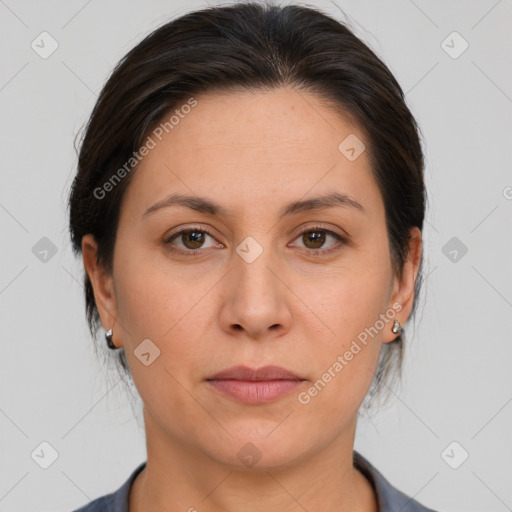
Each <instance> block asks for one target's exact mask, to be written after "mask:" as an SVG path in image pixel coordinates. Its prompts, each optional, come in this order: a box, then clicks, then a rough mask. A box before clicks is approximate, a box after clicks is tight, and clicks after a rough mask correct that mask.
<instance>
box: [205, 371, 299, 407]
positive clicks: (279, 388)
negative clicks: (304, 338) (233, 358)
mask: <svg viewBox="0 0 512 512" xmlns="http://www.w3.org/2000/svg"><path fill="white" fill-rule="evenodd" d="M206 382H207V383H208V384H209V385H210V386H211V387H212V388H213V389H215V390H216V391H218V392H220V393H222V394H224V395H226V396H228V397H230V398H233V399H235V400H238V401H240V402H243V403H246V404H265V403H269V402H272V401H274V400H277V399H278V398H281V397H283V396H284V395H287V394H289V393H290V392H291V391H293V390H294V389H296V388H297V387H298V386H300V385H301V384H302V383H303V382H305V379H303V378H302V377H300V376H298V375H296V374H295V373H293V372H291V371H289V370H286V369H285V368H281V367H279V366H265V367H263V368H259V369H252V368H248V367H246V366H236V367H232V368H228V369H226V370H223V371H221V372H219V373H217V374H215V375H213V376H212V377H209V378H208V379H206Z"/></svg>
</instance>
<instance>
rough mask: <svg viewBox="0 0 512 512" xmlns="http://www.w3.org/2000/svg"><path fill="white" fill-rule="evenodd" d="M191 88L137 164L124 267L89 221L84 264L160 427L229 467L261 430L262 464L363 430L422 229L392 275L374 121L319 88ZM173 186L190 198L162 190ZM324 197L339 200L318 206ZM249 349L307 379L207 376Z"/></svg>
mask: <svg viewBox="0 0 512 512" xmlns="http://www.w3.org/2000/svg"><path fill="white" fill-rule="evenodd" d="M195 99H196V101H197V104H196V106H195V107H193V108H192V109H190V112H189V113H188V114H187V115H183V116H182V117H180V119H179V123H177V124H175V125H174V127H173V128H172V130H168V133H165V131H164V132H163V136H162V135H161V136H160V137H161V140H158V138H156V137H153V138H154V140H155V141H156V145H155V147H153V148H152V149H151V150H150V151H149V153H148V154H147V156H145V157H144V159H143V161H142V162H141V164H140V165H139V167H138V168H137V170H136V171H134V175H133V177H132V178H133V179H132V181H131V183H130V185H129V186H128V188H127V190H126V192H125V195H124V197H123V201H122V204H121V213H120V220H119V226H118V232H117V238H116V245H115V253H114V265H113V273H112V275H107V274H104V273H102V271H101V269H99V268H97V267H96V266H95V263H94V257H93V254H94V250H95V244H94V240H93V239H92V238H90V237H84V243H83V250H84V263H85V265H86V268H87V270H88V273H89V276H90V277H91V281H92V283H93V287H94V292H95V297H96V302H97V304H98V306H99V310H100V315H101V319H102V322H103V326H104V327H105V328H106V329H109V328H110V327H113V332H114V343H115V344H116V345H117V346H118V347H119V346H124V348H125V351H126V356H127V359H128V362H129V365H130V369H131V373H132V376H133V379H134V382H135V385H136V387H137V389H138V391H139V393H140V395H141V398H142V401H143V403H144V413H145V420H146V428H147V430H149V429H150V430H151V432H152V433H153V434H152V435H154V436H158V437H159V438H160V441H161V443H163V444H165V445H167V446H169V447H171V446H181V447H183V446H186V447H188V448H189V449H190V450H193V451H194V452H195V453H200V454H203V455H206V456H208V457H209V458H210V459H211V460H216V461H219V462H222V463H225V464H229V465H237V466H240V465H241V464H242V462H241V459H240V458H239V457H238V456H237V454H238V453H239V450H240V449H241V448H242V447H244V446H245V445H246V444H247V443H249V442H250V443H252V444H253V445H254V446H255V447H256V448H254V447H250V448H247V446H245V448H243V449H245V450H249V451H251V450H254V452H255V453H260V454H261V456H262V459H261V462H259V464H260V465H262V464H263V465H265V464H266V465H269V466H271V465H275V464H284V463H287V462H290V461H292V460H294V459H297V458H299V457H306V456H308V455H312V454H315V453H319V452H320V451H321V450H322V449H324V448H325V447H327V446H328V445H330V444H332V443H333V442H335V441H336V440H339V439H342V438H344V439H349V438H350V436H351V435H352V434H353V428H354V426H355V418H356V416H357V410H358V408H359V406H360V404H361V402H362V400H363V398H364V396H365V395H366V393H367V391H368V388H369V386H370V384H371V381H372V379H373V376H374V374H373V371H372V370H375V368H376V366H377V362H378V357H379V354H380V350H381V348H382V344H383V343H387V342H389V341H392V340H393V339H394V338H395V337H396V334H393V332H392V330H391V329H392V326H393V321H394V319H398V320H399V321H400V322H401V324H402V325H403V324H404V322H405V321H406V320H407V317H408V315H409V313H410V310H411V307H412V299H413V287H414V279H415V276H416V273H417V269H418V263H419V256H420V238H419V237H418V236H417V235H418V233H413V235H414V236H413V239H412V243H413V246H412V249H411V256H412V259H411V260H410V261H409V262H408V263H407V264H406V267H405V269H404V273H403V275H402V276H395V275H394V274H393V272H392V265H391V259H390V248H389V241H388V237H387V232H386V224H385V211H384V204H383V200H382V197H381V194H380V191H379V189H378V187H377V184H376V182H375V180H374V178H373V176H372V173H371V170H370V164H369V159H368V155H367V152H366V151H364V150H363V151H362V153H361V154H360V155H359V156H358V157H357V158H355V159H354V156H355V155H357V153H358V151H359V150H360V149H361V148H362V146H360V145H359V144H360V143H361V142H362V143H364V144H366V142H365V136H364V133H363V132H362V131H361V130H360V129H359V128H358V127H357V126H356V125H355V124H354V123H352V122H351V121H350V120H349V119H348V118H344V117H342V116H341V115H340V114H339V113H336V112H334V110H333V109H329V108H327V107H326V105H325V104H323V103H322V102H321V100H320V99H319V98H318V97H316V96H315V95H312V94H306V93H305V92H300V93H299V92H297V91H295V90H294V89H292V88H288V87H286V88H282V89H275V90H272V91H261V92H258V93H254V92H253V93H248V92H240V93H233V92H232V93H224V94H221V93H215V94H213V93H208V94H204V95H198V96H196V97H195ZM187 111H188V109H187ZM347 137H351V138H350V139H348V141H351V142H352V144H348V143H347V142H345V143H344V144H341V143H342V142H343V141H344V140H345V139H346V138H347ZM354 137H357V139H356V138H354ZM354 141H355V142H354ZM358 141H360V142H358ZM340 144H341V149H340ZM347 144H348V146H347ZM350 147H354V148H355V152H353V151H351V150H350ZM349 157H350V158H349ZM334 194H336V196H334ZM171 195H182V196H191V197H192V198H194V199H195V203H192V202H189V203H188V206H187V205H186V204H178V203H176V202H175V203H174V204H170V202H169V201H168V204H167V205H166V204H165V201H166V199H168V198H169V197H170V196H171ZM323 196H331V200H330V202H329V204H327V202H326V203H322V204H323V206H322V207H321V208H320V207H318V205H319V204H320V203H321V202H319V203H317V205H316V206H317V208H312V206H315V203H312V202H310V200H312V199H314V198H319V197H323ZM336 198H337V199H336ZM199 199H202V200H204V201H208V202H209V203H212V204H214V205H215V206H218V211H217V210H215V209H214V208H213V207H208V208H203V207H204V203H200V201H199ZM105 200H108V198H107V199H105ZM294 203H297V204H295V206H290V205H293V204H294ZM201 204H203V207H201ZM191 206H192V207H193V208H191ZM148 210H149V211H148ZM144 340H146V341H144ZM147 340H149V341H147ZM238 365H243V366H246V367H249V368H252V369H258V368H261V367H263V366H267V365H272V366H279V367H282V368H285V369H287V370H288V371H290V372H293V374H295V375H296V376H298V377H299V380H297V381H294V382H290V381H288V383H287V384H289V386H288V387H284V386H283V388H284V389H285V391H284V392H283V393H282V394H280V395H277V396H269V395H265V390H263V391H261V389H262V387H261V386H260V385H258V384H254V383H253V384H247V383H246V385H245V387H243V386H241V387H240V386H239V384H240V382H238V383H235V384H234V387H230V385H231V384H233V382H232V381H231V384H230V383H229V382H227V381H223V382H221V381H214V383H212V382H211V381H208V380H207V379H209V378H211V377H213V376H214V375H215V374H217V373H218V372H220V371H222V370H225V369H227V368H230V367H233V366H238ZM219 383H220V384H219ZM282 383H283V381H281V384H282ZM260 384H261V383H260ZM278 384H279V383H277V384H276V383H274V384H272V385H270V384H269V385H268V386H267V387H266V391H267V392H269V390H270V391H271V390H272V389H275V387H276V386H277V385H278ZM224 385H225V386H224ZM258 386H259V388H258V389H259V390H260V391H256V387H258ZM225 388H229V389H231V390H235V391H237V392H243V391H244V390H245V391H246V392H249V393H251V390H252V393H260V392H261V394H259V395H258V396H259V397H260V399H261V400H260V401H259V402H254V401H253V402H251V401H250V398H247V396H246V398H245V400H244V399H243V398H238V397H235V396H232V395H228V394H226V393H225V392H224V391H222V389H225ZM248 390H249V391H248ZM286 390H287V391H286ZM250 396H253V395H250ZM265 400H266V401H265Z"/></svg>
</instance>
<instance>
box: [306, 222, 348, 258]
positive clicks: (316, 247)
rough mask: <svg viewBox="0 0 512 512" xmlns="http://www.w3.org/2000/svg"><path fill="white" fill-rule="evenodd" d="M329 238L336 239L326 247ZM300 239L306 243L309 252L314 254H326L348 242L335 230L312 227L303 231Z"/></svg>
mask: <svg viewBox="0 0 512 512" xmlns="http://www.w3.org/2000/svg"><path fill="white" fill-rule="evenodd" d="M329 238H331V239H334V243H331V245H330V246H329V247H328V248H326V249H324V248H322V247H324V245H325V243H326V240H328V239H329ZM298 239H300V240H301V241H302V243H303V244H304V248H305V249H307V252H308V253H309V254H311V255H313V256H318V255H322V254H326V253H328V252H331V251H334V250H337V249H338V248H339V247H340V245H344V244H346V240H345V238H344V237H342V236H341V235H338V233H335V232H334V231H330V230H328V229H324V228H315V227H314V228H310V229H308V230H307V231H303V232H302V233H301V234H300V236H299V237H298V238H297V240H298Z"/></svg>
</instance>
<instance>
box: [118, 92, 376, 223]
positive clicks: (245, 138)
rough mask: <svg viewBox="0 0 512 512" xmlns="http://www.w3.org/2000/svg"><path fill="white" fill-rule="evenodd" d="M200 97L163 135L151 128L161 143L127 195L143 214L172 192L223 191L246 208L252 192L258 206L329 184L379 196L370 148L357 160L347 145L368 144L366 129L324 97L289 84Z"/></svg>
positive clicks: (369, 197) (365, 198)
mask: <svg viewBox="0 0 512 512" xmlns="http://www.w3.org/2000/svg"><path fill="white" fill-rule="evenodd" d="M194 100H195V102H196V103H195V106H193V107H191V108H186V109H180V105H185V103H186V100H185V102H183V103H181V104H180V105H177V106H176V108H175V110H174V111H173V112H171V113H169V114H168V115H167V116H165V117H164V119H163V120H162V123H165V122H166V121H169V119H170V118H171V116H173V114H174V117H173V119H172V121H173V122H172V124H171V123H168V124H167V125H164V124H161V125H160V130H159V131H158V137H156V136H155V135H152V134H150V136H151V137H152V138H153V140H154V141H155V145H154V147H153V149H151V150H150V151H149V152H148V154H147V155H146V156H145V157H144V158H143V160H142V162H141V163H140V164H139V166H138V168H137V170H136V172H135V174H134V176H133V178H132V182H131V183H130V186H129V187H128V190H127V191H126V193H125V198H124V200H123V202H126V203H127V204H126V206H127V207H128V208H129V209H131V210H134V211H135V210H136V211H137V213H138V214H139V216H140V215H142V213H143V212H144V211H145V210H146V209H147V208H148V207H149V206H150V205H151V203H152V202H155V201H157V200H159V199H162V198H163V196H164V195H167V194H168V193H169V192H173V191H175V192H176V191H177V192H182V193H186V194H187V195H198V196H209V197H217V198H218V197H223V198H225V201H222V203H223V204H225V203H226V201H227V202H228V203H229V204H228V205H226V207H229V208H231V206H232V207H233V210H234V211H236V210H237V208H238V210H239V211H240V212H242V210H243V209H244V205H247V204H248V203H247V200H249V199H250V202H251V204H252V205H254V204H255V203H260V204H261V203H266V204H269V199H270V198H271V199H272V202H275V201H279V202H280V201H281V198H282V200H283V202H287V201H288V202H289V201H293V200H297V199H299V198H307V195H308V193H311V194H313V195H316V194H319V193H322V192H323V191H327V190H328V191H332V190H337V191H339V192H340V193H343V194H348V195H350V196H353V197H355V198H357V200H358V201H359V202H365V203H372V202H373V203H375V202H377V203H378V202H379V201H380V197H379V196H380V194H379V192H378V190H377V186H376V183H375V181H374V179H373V176H372V174H371V171H370V164H369V158H368V155H367V152H366V151H362V153H361V154H360V156H359V157H357V158H356V159H349V158H347V156H346V154H344V152H343V150H344V149H346V148H345V146H346V144H345V145H344V144H343V143H344V141H346V140H349V141H356V144H358V142H357V141H360V143H363V144H366V142H365V137H364V134H363V133H362V131H361V130H360V129H359V128H358V126H357V125H356V124H355V123H354V122H353V121H352V120H351V119H350V118H349V117H347V116H344V115H342V114H340V113H339V111H336V110H334V109H333V108H332V107H328V106H327V105H326V103H325V102H324V101H322V99H321V98H319V97H318V96H316V95H313V94H311V93H306V92H304V91H297V90H295V89H292V88H291V87H283V88H280V89H273V90H261V91H256V92H254V91H251V92H248V91H239V92H238V91H237V92H231V91H230V92H209V93H205V94H201V95H197V96H194ZM155 128H158V127H155ZM152 133H155V130H153V132H152ZM354 137H355V138H354ZM347 138H348V139H347ZM340 144H341V145H342V146H341V150H340ZM352 145H353V144H352ZM361 147H362V146H361ZM356 149H357V150H360V148H359V147H357V148H356ZM279 206H280V205H276V211H277V209H278V207H279ZM376 206H377V208H378V206H379V205H378V204H376ZM365 208H366V206H365Z"/></svg>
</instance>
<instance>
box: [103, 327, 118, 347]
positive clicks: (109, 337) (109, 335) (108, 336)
mask: <svg viewBox="0 0 512 512" xmlns="http://www.w3.org/2000/svg"><path fill="white" fill-rule="evenodd" d="M112 336H113V335H112V329H109V330H108V331H106V332H105V340H107V346H108V348H110V349H112V350H115V349H116V348H117V347H116V346H115V345H114V343H113V342H112Z"/></svg>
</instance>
